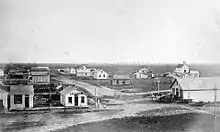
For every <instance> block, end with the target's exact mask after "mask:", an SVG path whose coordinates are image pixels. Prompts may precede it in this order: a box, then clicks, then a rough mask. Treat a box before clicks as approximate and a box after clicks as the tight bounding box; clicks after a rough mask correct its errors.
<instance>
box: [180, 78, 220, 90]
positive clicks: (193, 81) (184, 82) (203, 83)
mask: <svg viewBox="0 0 220 132" xmlns="http://www.w3.org/2000/svg"><path fill="white" fill-rule="evenodd" d="M176 81H178V83H179V85H180V87H181V88H182V89H183V90H211V89H213V88H214V87H215V88H217V89H220V77H202V78H176Z"/></svg>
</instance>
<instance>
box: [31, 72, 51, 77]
mask: <svg viewBox="0 0 220 132" xmlns="http://www.w3.org/2000/svg"><path fill="white" fill-rule="evenodd" d="M31 75H36V76H37V75H45V76H46V75H49V72H48V71H34V72H33V71H32V72H31Z"/></svg>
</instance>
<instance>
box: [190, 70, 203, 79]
mask: <svg viewBox="0 0 220 132" xmlns="http://www.w3.org/2000/svg"><path fill="white" fill-rule="evenodd" d="M189 76H190V77H194V78H198V77H200V73H199V71H195V70H190V73H189Z"/></svg>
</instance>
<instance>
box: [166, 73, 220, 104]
mask: <svg viewBox="0 0 220 132" xmlns="http://www.w3.org/2000/svg"><path fill="white" fill-rule="evenodd" d="M170 88H171V93H172V95H173V96H175V97H176V98H177V99H178V100H188V99H190V100H192V101H195V102H198V101H203V102H213V101H214V94H215V91H214V90H213V89H214V88H217V89H218V90H217V101H220V98H219V97H220V77H205V78H176V79H175V81H174V82H173V83H172V85H171V87H170Z"/></svg>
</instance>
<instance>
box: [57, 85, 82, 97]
mask: <svg viewBox="0 0 220 132" xmlns="http://www.w3.org/2000/svg"><path fill="white" fill-rule="evenodd" d="M70 92H71V93H82V92H81V91H80V90H79V89H78V88H77V87H75V86H74V85H69V86H67V87H66V88H64V89H63V90H62V91H60V94H62V95H67V94H69V93H70Z"/></svg>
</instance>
